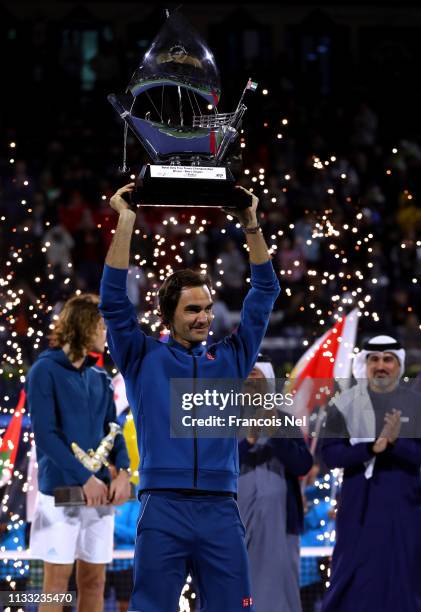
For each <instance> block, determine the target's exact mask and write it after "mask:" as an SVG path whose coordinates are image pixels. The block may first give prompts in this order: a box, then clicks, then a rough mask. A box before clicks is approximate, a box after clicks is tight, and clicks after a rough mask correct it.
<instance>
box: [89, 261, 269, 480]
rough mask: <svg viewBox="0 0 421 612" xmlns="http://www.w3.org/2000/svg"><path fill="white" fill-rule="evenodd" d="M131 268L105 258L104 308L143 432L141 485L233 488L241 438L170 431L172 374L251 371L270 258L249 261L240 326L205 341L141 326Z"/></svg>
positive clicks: (263, 321) (264, 317)
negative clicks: (164, 335)
mask: <svg viewBox="0 0 421 612" xmlns="http://www.w3.org/2000/svg"><path fill="white" fill-rule="evenodd" d="M126 280H127V270H120V269H117V268H111V267H109V266H107V265H106V266H105V268H104V274H103V277H102V282H101V303H100V310H101V312H102V315H103V317H104V319H105V322H106V325H107V330H108V346H109V349H110V352H111V355H112V357H113V359H114V362H115V363H116V365H117V367H118V368H119V369H120V371H121V373H122V375H123V377H124V380H125V383H126V391H127V398H128V401H129V405H130V407H131V408H132V412H133V416H134V419H135V424H136V431H137V434H138V445H139V454H140V466H139V475H140V486H141V489H143V490H145V489H199V490H205V491H221V492H223V491H226V492H236V490H237V478H238V473H239V466H238V448H237V439H236V438H235V437H230V438H228V437H227V438H217V439H216V438H214V439H210V438H206V439H204V438H194V439H180V438H170V379H171V378H201V379H203V378H205V379H212V378H224V379H227V378H230V379H244V378H247V376H248V375H249V373H250V371H251V370H252V368H253V366H254V363H255V361H256V358H257V355H258V352H259V347H260V344H261V342H262V339H263V337H264V335H265V333H266V328H267V325H268V322H269V318H270V314H271V312H272V308H273V304H274V302H275V300H276V298H277V296H278V293H279V283H278V280H277V278H276V275H275V272H274V270H273V266H272V263H271V262H270V261H268V262H266V263H264V264H259V265H251V285H252V288H251V289H250V291H249V292H248V294H247V296H246V298H245V300H244V305H243V309H242V312H241V322H240V325H239V327H238V329H237V331H236V332H235V333H233V334H232V335H231V336H228V337H226V338H225V339H224V340H221V341H220V342H218V343H216V344H213V345H211V346H210V347H208V348H207V349H206V348H205V347H203V346H202V345H201V344H200V345H198V346H196V347H194V348H193V349H191V350H190V351H189V350H187V349H186V348H185V347H183V346H182V345H181V344H179V343H178V342H176V341H174V340H173V339H172V338H170V340H169V342H168V343H162V342H159V341H158V340H156V339H155V338H152V337H150V336H147V335H146V334H144V333H143V332H142V330H141V329H140V327H139V324H138V321H137V317H136V312H135V309H134V307H133V305H132V304H131V302H130V301H129V299H128V297H127V290H126Z"/></svg>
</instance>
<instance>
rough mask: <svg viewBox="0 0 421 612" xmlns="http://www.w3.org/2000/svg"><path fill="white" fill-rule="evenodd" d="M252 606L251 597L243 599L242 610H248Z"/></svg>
mask: <svg viewBox="0 0 421 612" xmlns="http://www.w3.org/2000/svg"><path fill="white" fill-rule="evenodd" d="M252 605H253V597H244V598H243V608H250V607H251V606H252Z"/></svg>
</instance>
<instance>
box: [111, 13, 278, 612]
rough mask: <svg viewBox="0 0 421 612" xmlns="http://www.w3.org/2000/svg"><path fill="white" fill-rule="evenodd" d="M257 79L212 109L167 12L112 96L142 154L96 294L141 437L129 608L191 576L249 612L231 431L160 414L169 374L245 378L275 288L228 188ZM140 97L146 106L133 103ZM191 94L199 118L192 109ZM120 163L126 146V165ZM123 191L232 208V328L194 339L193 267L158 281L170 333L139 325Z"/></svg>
mask: <svg viewBox="0 0 421 612" xmlns="http://www.w3.org/2000/svg"><path fill="white" fill-rule="evenodd" d="M255 87H256V84H255V83H252V82H251V81H249V82H248V83H247V86H246V88H245V90H244V92H243V95H242V96H241V99H240V102H239V104H238V106H237V109H236V111H235V112H233V113H227V114H219V113H218V110H217V104H218V100H219V95H220V85H219V74H218V71H217V68H216V65H215V61H214V57H213V54H212V53H211V51H210V50H209V49H208V48H207V46H206V44H205V43H204V42H203V40H202V39H201V38H200V36H199V35H198V34H197V33H196V32H194V30H193V29H192V28H191V27H190V26H189V24H188V23H187V22H186V21H185V20H184V19H183V18H182V17H181V15H180V14H179V13H178V12H174V13H173V14H172V15H171V16H168V18H167V20H166V22H165V24H164V26H163V28H162V29H161V31H160V32H159V33H158V35H157V36H156V38H155V39H154V41H153V42H152V45H151V47H150V49H149V50H148V51H147V52H146V53H145V56H144V58H143V60H142V63H141V65H140V67H139V68H138V70H136V72H135V73H134V75H133V78H132V80H131V82H130V84H129V87H128V89H127V92H126V95H125V96H116V95H114V94H112V95H110V96H109V101H110V102H111V103H112V105H113V106H114V108H115V109H116V110H117V111H118V113H119V114H120V116H121V118H122V119H123V120H124V122H125V136H126V135H127V129H128V128H130V129H131V130H132V131H133V132H134V134H135V135H136V137H137V138H138V139H139V141H140V142H141V144H142V146H143V147H144V149H145V150H146V152H147V153H148V155H149V157H150V158H151V163H150V164H147V165H145V166H144V167H143V169H142V171H141V173H140V176H139V177H138V180H137V182H136V183H130V184H128V185H126V186H124V187H122V188H120V189H118V190H117V192H116V193H115V194H114V196H113V197H112V198H111V200H110V205H111V207H112V208H113V209H114V210H115V211H116V212H117V213H118V215H119V220H118V224H117V228H116V230H115V234H114V237H113V241H112V244H111V246H110V249H109V251H108V254H107V257H106V262H105V263H106V265H105V268H104V273H103V277H102V282H101V292H100V293H101V303H100V309H101V313H102V315H103V317H104V320H105V323H106V326H107V332H108V333H107V340H108V346H109V349H110V352H111V356H112V357H113V359H114V362H115V364H116V365H117V367H118V368H119V369H120V371H121V373H122V375H123V377H124V381H125V384H126V392H127V398H128V400H129V404H130V406H131V408H132V412H133V417H134V420H135V424H136V430H137V439H138V445H139V455H140V466H139V479H140V492H141V501H142V510H141V514H140V517H139V521H138V527H137V538H136V547H135V560H134V589H133V593H132V598H131V601H130V605H129V609H130V610H132V611H133V612H134V611H136V612H176V610H178V602H179V598H180V593H181V589H182V587H183V585H184V583H185V580H186V577H187V575H188V574H189V573H191V574H192V575H193V576H194V583H195V586H196V588H197V590H198V592H199V598H200V606H201V608H200V609H201V610H203V611H206V612H221V610H224V612H237V611H238V612H239V611H240V610H242V611H243V610H245V609H247V610H250V612H252V610H254V605H253V596H252V593H251V588H250V578H249V569H248V559H247V550H246V547H245V543H244V535H245V533H244V525H243V524H242V522H241V518H240V515H239V511H238V506H237V503H236V501H235V496H236V492H237V479H238V472H239V468H238V444H237V439H236V437H235V435H233V434H232V433H231V435H230V434H228V436H227V437H217V438H211V439H210V438H200V437H199V436H198V433H197V431H196V430H195V431H194V435H193V433H192V436H191V437H190V438H177V437H171V425H170V422H171V419H170V412H171V380H172V379H192V385H193V388H194V387H195V384H196V382H195V381H200V380H201V381H203V382H204V380H205V379H218V378H220V379H245V378H247V376H248V375H249V373H250V371H251V369H252V368H253V365H254V363H255V361H256V358H257V355H258V352H259V348H260V344H261V342H262V339H263V337H264V335H265V333H266V328H267V325H268V322H269V318H270V314H271V311H272V308H273V304H274V302H275V300H276V298H277V296H278V293H279V283H278V280H277V278H276V275H275V272H274V269H273V266H272V263H271V261H270V257H269V253H268V248H267V245H266V242H265V240H264V237H263V235H262V232H261V230H260V227H259V224H258V219H257V205H258V199H257V197H255V196H254V195H253V194H252V193H250V192H248V191H246V190H245V189H243V188H235V182H236V179H235V174H236V171H238V159H239V155H238V150H239V146H237V145H239V130H238V128H239V126H240V121H241V118H242V116H243V114H244V112H245V110H246V107H245V106H244V104H243V103H242V101H243V98H244V96H245V95H246V93H247V90H252V91H253V89H255ZM155 90H158V97H156V96H155V101H154V97H153V94H154V91H155ZM140 94H142V95H140ZM167 96H169V97H170V102H171V104H170V105H169V107H168V109H167V108H166V99H167ZM141 99H143V101H144V102H145V103H148V104H149V106H150V105H151V104H152V107H151V108H149V109H148V107H143V108H142V107H141V103H142V100H141ZM199 99H200V100H201V101H202V103H203V101H205V102H206V104H207V106H206V109H207V110H210V111H212V112H211V113H210V114H209V113H208V114H206V111H205V112H203V111H202V110H201V107H200V102H199ZM138 102H139V104H140V108H139V106H138V108H136V105H137V104H138ZM174 109H175V112H174ZM167 110H168V112H167ZM171 111H172V112H171ZM135 113H136V114H135ZM143 117H144V118H143ZM236 147H237V148H236ZM125 161H126V160H125V155H124V163H123V167H124V168H123V169H125ZM123 196H126V197H127V198H128V199H130V200H131V202H132V203H135V204H138V205H139V204H140V205H142V206H145V205H147V206H164V205H167V206H219V207H228V208H229V212H230V214H231V215H233V216H236V217H237V219H238V220H239V222H240V224H241V226H242V228H243V231H244V233H245V236H246V240H247V245H248V249H249V256H250V266H251V288H250V290H249V292H248V294H247V296H246V298H245V300H244V304H243V308H242V312H241V322H240V325H239V327H238V329H237V331H236V332H235V333H234V334H232V335H231V336H229V337H227V338H225V339H224V340H223V341H221V342H218V343H216V344H213V345H211V346H209V347H207V348H205V346H204V345H205V344H206V340H207V338H208V334H209V329H210V325H211V322H212V318H213V315H212V287H211V283H210V280H209V279H208V278H207V277H205V276H203V275H202V274H200V273H197V272H194V271H193V270H179V271H176V272H175V273H174V274H172V275H171V276H169V277H168V278H167V279H166V280H165V281H164V283H163V285H162V286H161V288H160V290H159V313H160V317H161V321H162V323H163V324H164V325H165V326H166V327H167V328H168V329H169V330H170V337H169V341H168V342H167V343H162V342H159V341H158V340H156V339H155V338H153V337H151V336H147V335H146V334H144V333H143V331H142V330H141V329H140V326H139V324H138V321H137V316H136V311H135V309H134V307H133V305H132V304H131V302H130V300H129V299H128V296H127V289H126V281H127V274H128V266H129V257H130V242H131V237H132V232H133V228H134V224H135V220H136V213H135V212H134V210H132V209H131V208H130V206H129V204H128V202H127V200H126V199H125V198H124V197H123ZM188 384H190V382H189V383H188ZM163 581H164V582H163Z"/></svg>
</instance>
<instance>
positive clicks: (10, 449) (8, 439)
mask: <svg viewBox="0 0 421 612" xmlns="http://www.w3.org/2000/svg"><path fill="white" fill-rule="evenodd" d="M25 400H26V394H25V391H24V390H23V389H22V390H21V392H20V395H19V401H18V405H17V406H16V408H15V411H14V413H13V416H12V418H11V419H10V422H9V425H8V426H7V429H6V431H5V433H4V435H3V437H2V438H1V441H0V487H3V486H4V485H5V484H7V483H8V482H9V480H10V478H11V476H12V474H13V468H14V465H15V462H16V455H17V452H18V447H19V440H20V434H21V429H22V411H23V408H24V406H25Z"/></svg>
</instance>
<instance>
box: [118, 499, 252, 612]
mask: <svg viewBox="0 0 421 612" xmlns="http://www.w3.org/2000/svg"><path fill="white" fill-rule="evenodd" d="M141 502H142V508H141V512H140V516H139V521H138V526H137V538H136V548H135V563H134V588H133V593H132V597H131V600H130V605H129V610H130V611H132V612H178V602H179V598H180V594H181V590H182V588H183V586H184V583H185V580H186V577H187V575H188V574H189V573H190V574H191V575H192V577H193V582H194V585H195V587H196V589H197V590H198V591H199V597H200V611H201V612H240V611H241V612H254V607H253V605H252V598H251V592H250V577H249V569H248V558H247V550H246V547H245V543H244V526H243V524H242V521H241V518H240V514H239V511H238V506H237V502H236V501H235V500H234V498H232V497H223V496H212V495H203V496H202V495H197V496H196V495H195V496H191V495H184V494H182V493H177V492H167V491H152V492H150V493H144V494H142V497H141Z"/></svg>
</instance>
